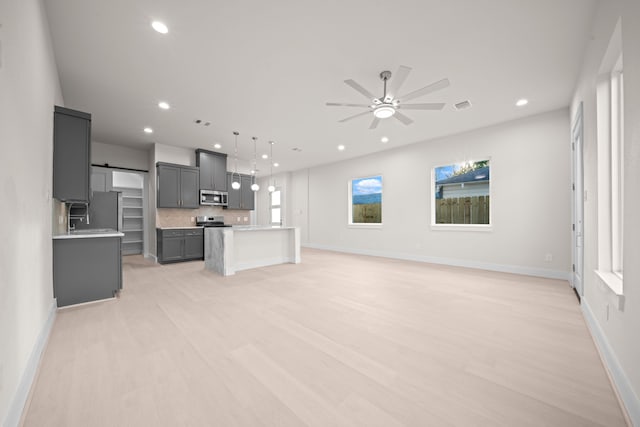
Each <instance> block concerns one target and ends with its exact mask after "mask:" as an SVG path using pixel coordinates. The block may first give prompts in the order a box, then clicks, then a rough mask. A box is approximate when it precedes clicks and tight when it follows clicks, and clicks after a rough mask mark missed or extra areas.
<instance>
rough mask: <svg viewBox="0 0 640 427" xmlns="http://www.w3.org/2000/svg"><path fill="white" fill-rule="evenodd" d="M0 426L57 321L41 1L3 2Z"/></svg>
mask: <svg viewBox="0 0 640 427" xmlns="http://www.w3.org/2000/svg"><path fill="white" fill-rule="evenodd" d="M0 17H1V19H2V22H1V24H2V27H0V43H2V58H1V65H0V94H1V95H0V153H1V157H2V158H3V159H4V162H3V165H2V167H1V168H0V183H1V184H0V200H2V205H3V206H4V207H5V209H2V210H1V212H2V213H1V215H2V220H1V221H0V223H1V224H2V226H1V227H2V228H0V241H1V242H2V244H1V245H0V422H1V423H2V425H3V426H6V427H10V426H14V425H17V424H18V422H19V419H20V416H21V412H22V409H23V406H24V403H25V401H26V398H27V395H28V392H29V388H30V386H31V383H32V380H33V378H34V375H35V372H36V369H37V365H38V362H39V360H40V355H41V352H42V350H43V349H44V345H45V343H46V339H47V337H48V334H49V330H50V327H51V325H52V323H53V319H54V317H55V301H54V299H53V282H52V243H51V236H52V217H53V212H54V207H53V203H54V202H53V200H52V198H51V194H52V176H53V172H52V168H53V107H54V105H55V104H58V105H63V100H62V93H61V90H60V83H59V79H58V74H57V69H56V64H55V60H54V57H53V50H52V46H51V39H50V35H49V27H48V24H47V21H46V17H45V11H44V7H43V5H42V3H41V2H40V1H38V0H8V1H2V2H0Z"/></svg>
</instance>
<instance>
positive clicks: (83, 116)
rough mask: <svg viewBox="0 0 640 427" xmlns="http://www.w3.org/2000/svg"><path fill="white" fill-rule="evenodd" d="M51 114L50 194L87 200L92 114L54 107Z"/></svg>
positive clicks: (69, 199)
mask: <svg viewBox="0 0 640 427" xmlns="http://www.w3.org/2000/svg"><path fill="white" fill-rule="evenodd" d="M53 116H54V119H53V197H54V198H56V199H58V200H60V201H63V202H83V203H89V199H90V194H91V170H90V169H91V114H88V113H83V112H81V111H75V110H70V109H68V108H63V107H59V106H55V108H54V113H53Z"/></svg>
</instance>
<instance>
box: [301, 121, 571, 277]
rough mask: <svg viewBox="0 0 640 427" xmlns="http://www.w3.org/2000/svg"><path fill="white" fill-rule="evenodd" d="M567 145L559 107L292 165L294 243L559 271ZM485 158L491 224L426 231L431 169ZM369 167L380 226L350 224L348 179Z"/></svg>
mask: <svg viewBox="0 0 640 427" xmlns="http://www.w3.org/2000/svg"><path fill="white" fill-rule="evenodd" d="M569 148H570V140H569V114H568V110H564V109H563V110H559V111H554V112H550V113H546V114H541V115H537V116H533V117H529V118H526V119H521V120H518V121H514V122H509V123H505V124H501V125H497V126H492V127H489V128H485V129H481V130H477V131H473V132H469V133H465V134H461V135H456V136H451V137H447V138H443V139H440V140H435V141H428V142H423V143H419V144H414V145H410V146H405V147H400V148H397V149H392V150H388V151H384V152H382V153H377V154H373V155H369V156H366V157H361V158H357V159H352V160H347V161H344V162H339V163H334V164H330V165H326V166H321V167H315V168H311V169H309V170H308V171H298V172H296V173H293V174H292V176H293V183H292V185H291V188H292V191H293V195H292V204H293V217H294V221H295V224H296V225H300V226H303V227H305V226H306V227H305V228H306V230H303V236H305V237H303V241H304V242H305V243H306V244H307V245H310V246H314V247H320V248H328V249H336V250H343V251H352V252H359V253H369V254H375V255H383V256H391V257H398V258H407V259H416V260H424V261H432V262H443V263H449V264H454V265H467V266H476V267H480V268H487V269H495V270H503V271H514V272H520V273H527V274H535V275H541V276H546V277H561V278H568V273H569V269H570V265H571V263H570V257H571V252H570V239H571V234H570V221H569V216H570V204H569V203H570V202H569V200H570V199H569V195H570V191H569V190H570V179H569V175H570V172H569V167H568V166H569V164H570V163H569V159H570V157H569ZM485 158H490V159H491V185H492V202H491V210H492V214H491V215H492V221H493V228H492V230H491V231H441V230H437V231H436V230H432V229H431V227H430V212H431V210H430V209H431V170H432V168H433V167H435V166H442V165H447V164H451V163H456V162H462V161H466V160H482V159H485ZM307 174H308V176H307ZM378 174H381V175H382V176H383V187H384V190H383V212H382V217H383V223H384V225H383V227H382V228H380V229H361V228H353V227H349V226H348V225H347V216H348V196H347V194H348V182H349V180H350V179H352V178H357V177H364V176H369V175H378ZM307 186H308V189H307ZM305 210H306V214H307V218H303V217H304V211H305ZM301 212H302V213H301ZM305 222H306V224H305ZM305 231H306V233H305ZM306 234H308V236H306ZM546 254H551V255H552V257H553V260H552V261H551V262H546V261H545V256H546Z"/></svg>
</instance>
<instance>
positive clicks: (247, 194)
mask: <svg viewBox="0 0 640 427" xmlns="http://www.w3.org/2000/svg"><path fill="white" fill-rule="evenodd" d="M251 184H252V177H251V176H250V175H244V176H242V180H241V181H240V185H241V187H240V190H242V191H241V192H240V208H241V209H245V210H249V211H252V210H253V208H254V204H255V203H254V200H255V199H254V194H253V190H251Z"/></svg>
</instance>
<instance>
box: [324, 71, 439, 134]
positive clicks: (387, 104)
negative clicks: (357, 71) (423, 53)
mask: <svg viewBox="0 0 640 427" xmlns="http://www.w3.org/2000/svg"><path fill="white" fill-rule="evenodd" d="M410 71H411V68H410V67H406V66H404V65H401V66H400V67H399V68H398V71H397V72H396V75H395V76H394V78H393V80H391V71H383V72H381V73H380V79H381V80H382V81H383V82H384V92H383V94H382V96H381V97H380V98H377V97H376V96H375V95H373V94H372V93H371V92H369V91H368V90H366V89H365V88H363V87H362V86H361V85H359V84H358V83H356V82H355V81H353V80H351V79H349V80H345V81H344V82H345V83H346V84H347V85H349V86H351V87H352V88H353V89H355V90H357V91H358V92H360V93H361V94H362V95H364V96H366V97H367V99H369V100H370V101H371V104H342V103H338V102H327V105H328V106H330V107H361V108H367V109H368V111H365V112H363V113H358V114H356V115H353V116H349V117H347V118H345V119H342V120H340V123H342V122H346V121H349V120H351V119H355V118H356V117H360V116H364V115H366V114H370V113H373V116H374V117H373V121H372V122H371V125H370V126H369V129H375V128H376V127H377V126H378V123H379V122H380V120H381V119H386V118H389V117H395V118H396V119H398V120H399V121H400V122H402V123H403V124H405V125H410V124H411V123H413V120H411V119H410V118H409V117H407V116H406V115H404V114H402V113H401V112H400V111H398V110H401V109H403V110H442V109H443V108H444V105H445V104H444V103H440V102H439V103H426V104H404V102H405V101H409V100H411V99H414V98H417V97H419V96H423V95H427V94H429V93H432V92H435V91H437V90H440V89H444V88H446V87H447V86H449V80H448V79H442V80H439V81H437V82H435V83H432V84H430V85H429V86H425V87H423V88H422V89H418V90H415V91H413V92H410V93H408V94H406V95H403V96H397V94H398V91H399V90H400V87H401V86H402V84H403V83H404V81H405V80H406V78H407V76H408V75H409V72H410ZM388 80H391V84H390V86H389V90H388V91H387V81H388Z"/></svg>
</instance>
